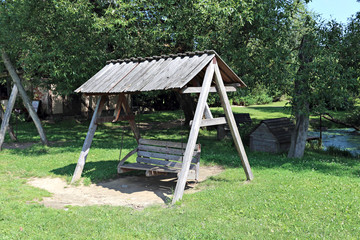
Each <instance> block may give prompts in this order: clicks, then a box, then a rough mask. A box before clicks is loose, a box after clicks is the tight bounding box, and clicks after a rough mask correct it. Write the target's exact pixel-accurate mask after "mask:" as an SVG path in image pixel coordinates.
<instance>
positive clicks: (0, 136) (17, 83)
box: [0, 50, 49, 150]
mask: <svg viewBox="0 0 360 240" xmlns="http://www.w3.org/2000/svg"><path fill="white" fill-rule="evenodd" d="M1 57H2V59H3V61H4V64H5V67H6V69H7V70H8V72H9V75H10V76H11V79H12V80H13V81H14V86H13V89H12V91H11V95H10V98H9V102H8V105H7V106H6V110H5V113H4V116H3V119H2V122H1V128H0V150H1V149H2V145H3V143H4V140H5V133H6V130H7V129H8V128H9V120H10V116H11V112H12V110H13V108H14V105H15V100H16V97H17V94H18V93H20V97H21V98H22V100H23V103H24V106H25V108H26V110H27V111H28V113H29V115H30V117H31V118H32V120H33V122H34V124H35V127H36V129H37V131H38V133H39V135H40V139H41V142H42V143H43V144H44V145H47V146H48V145H49V142H48V140H47V138H46V135H45V131H44V129H43V127H42V125H41V121H40V119H39V117H38V115H37V113H36V112H35V110H34V108H33V106H32V104H31V102H30V99H29V97H28V95H27V94H26V91H25V89H24V87H23V85H22V83H21V80H20V77H19V76H18V74H17V73H16V70H15V68H14V66H13V65H12V63H11V61H10V58H9V56H8V55H7V54H6V52H5V51H4V50H1ZM10 136H11V134H10Z"/></svg>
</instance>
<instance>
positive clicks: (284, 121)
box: [253, 117, 295, 143]
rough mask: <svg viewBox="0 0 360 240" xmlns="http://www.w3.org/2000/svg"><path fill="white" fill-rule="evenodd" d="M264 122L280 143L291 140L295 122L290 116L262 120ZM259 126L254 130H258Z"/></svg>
mask: <svg viewBox="0 0 360 240" xmlns="http://www.w3.org/2000/svg"><path fill="white" fill-rule="evenodd" d="M262 123H264V124H265V125H266V126H267V127H268V129H269V130H270V132H271V133H272V134H273V135H274V136H275V138H276V139H277V140H278V141H279V143H287V142H291V134H292V131H293V130H294V128H295V125H294V123H293V122H292V121H291V120H290V119H289V118H285V117H284V118H273V119H267V120H263V121H261V122H260V124H259V126H260V125H261V124H262ZM256 129H257V127H256V128H255V129H254V130H253V132H254V131H256Z"/></svg>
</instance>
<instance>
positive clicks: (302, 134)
mask: <svg viewBox="0 0 360 240" xmlns="http://www.w3.org/2000/svg"><path fill="white" fill-rule="evenodd" d="M308 127H309V115H307V114H297V115H296V125H295V129H294V131H293V134H292V136H291V145H290V149H289V153H288V157H290V158H302V157H303V156H304V151H305V145H306V139H307V132H308Z"/></svg>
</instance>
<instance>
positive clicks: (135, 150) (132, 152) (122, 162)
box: [118, 148, 138, 169]
mask: <svg viewBox="0 0 360 240" xmlns="http://www.w3.org/2000/svg"><path fill="white" fill-rule="evenodd" d="M137 151H138V149H137V148H135V149H133V150H131V151H130V152H129V153H128V154H126V156H125V157H124V158H123V159H121V161H120V162H119V164H118V169H119V167H121V165H123V164H124V162H125V161H126V160H128V158H129V157H131V156H132V155H134V154H135V153H137Z"/></svg>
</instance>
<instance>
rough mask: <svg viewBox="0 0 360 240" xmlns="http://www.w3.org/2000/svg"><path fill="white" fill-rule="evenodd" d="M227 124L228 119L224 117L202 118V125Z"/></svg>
mask: <svg viewBox="0 0 360 240" xmlns="http://www.w3.org/2000/svg"><path fill="white" fill-rule="evenodd" d="M192 123H193V121H190V123H189V125H190V126H191V125H192ZM223 124H226V119H225V118H224V117H219V118H212V119H203V120H201V124H200V127H209V126H216V125H223Z"/></svg>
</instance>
